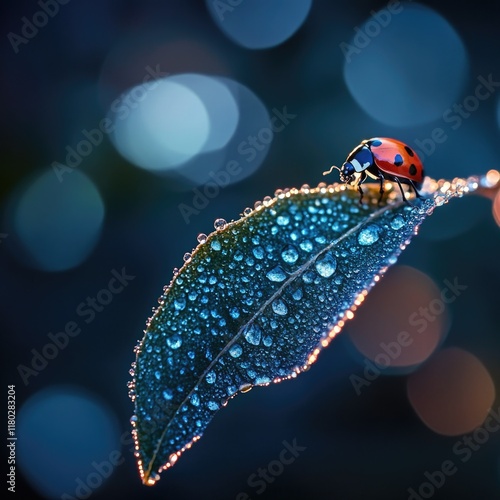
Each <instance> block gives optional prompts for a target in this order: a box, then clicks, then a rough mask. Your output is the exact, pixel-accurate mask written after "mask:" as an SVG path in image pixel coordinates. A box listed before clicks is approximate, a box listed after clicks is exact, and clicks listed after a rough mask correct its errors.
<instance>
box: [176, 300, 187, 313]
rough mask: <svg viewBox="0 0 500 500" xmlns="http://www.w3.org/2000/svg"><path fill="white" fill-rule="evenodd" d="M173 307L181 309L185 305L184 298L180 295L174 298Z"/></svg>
mask: <svg viewBox="0 0 500 500" xmlns="http://www.w3.org/2000/svg"><path fill="white" fill-rule="evenodd" d="M174 307H175V309H176V310H177V311H182V310H183V309H184V308H185V307H186V299H185V298H183V297H181V298H179V299H175V300H174Z"/></svg>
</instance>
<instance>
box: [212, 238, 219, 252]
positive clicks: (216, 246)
mask: <svg viewBox="0 0 500 500" xmlns="http://www.w3.org/2000/svg"><path fill="white" fill-rule="evenodd" d="M210 248H211V249H212V250H215V251H216V252H218V251H219V250H220V249H221V245H220V241H218V240H212V243H210Z"/></svg>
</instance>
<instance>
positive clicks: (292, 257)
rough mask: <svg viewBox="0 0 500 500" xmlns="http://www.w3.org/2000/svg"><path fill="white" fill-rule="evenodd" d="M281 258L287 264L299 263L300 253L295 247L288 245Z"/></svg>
mask: <svg viewBox="0 0 500 500" xmlns="http://www.w3.org/2000/svg"><path fill="white" fill-rule="evenodd" d="M281 258H282V259H283V260H284V261H285V262H286V263H287V264H294V263H295V262H297V259H298V258H299V252H297V249H296V248H295V247H294V246H292V245H288V246H287V247H285V248H284V249H283V251H282V252H281Z"/></svg>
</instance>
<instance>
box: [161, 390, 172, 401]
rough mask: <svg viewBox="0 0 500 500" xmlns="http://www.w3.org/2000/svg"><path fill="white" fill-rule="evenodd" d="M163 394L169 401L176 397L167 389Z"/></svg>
mask: <svg viewBox="0 0 500 500" xmlns="http://www.w3.org/2000/svg"><path fill="white" fill-rule="evenodd" d="M162 394H163V397H164V398H165V399H166V400H167V401H170V400H171V399H172V398H173V397H174V393H173V392H172V389H165V390H164V391H163V393H162Z"/></svg>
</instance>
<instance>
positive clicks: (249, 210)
mask: <svg viewBox="0 0 500 500" xmlns="http://www.w3.org/2000/svg"><path fill="white" fill-rule="evenodd" d="M251 213H252V209H251V208H250V207H247V208H245V210H243V215H245V216H246V217H248V216H249V215H250V214H251Z"/></svg>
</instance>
